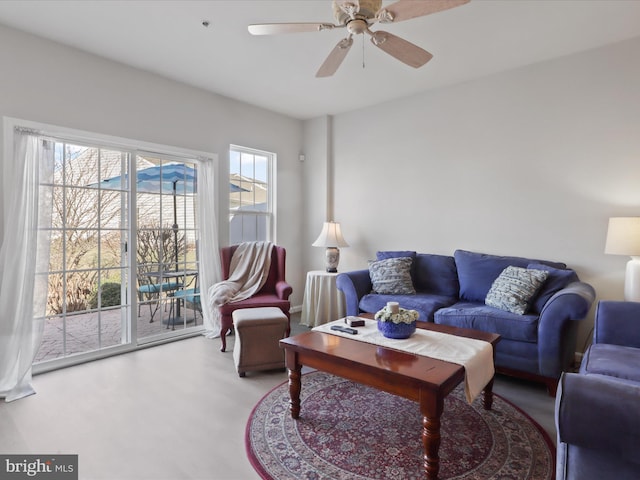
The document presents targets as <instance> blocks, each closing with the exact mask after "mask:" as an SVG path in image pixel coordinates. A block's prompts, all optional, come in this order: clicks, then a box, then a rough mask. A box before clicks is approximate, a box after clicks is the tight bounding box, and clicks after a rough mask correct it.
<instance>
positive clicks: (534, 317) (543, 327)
mask: <svg viewBox="0 0 640 480" xmlns="http://www.w3.org/2000/svg"><path fill="white" fill-rule="evenodd" d="M407 257H408V258H411V259H412V262H411V279H412V281H413V286H414V288H415V293H410V294H393V293H392V294H380V293H376V292H375V291H372V281H371V277H370V270H369V269H365V270H357V271H352V272H345V273H340V274H339V275H338V277H337V280H336V283H337V287H338V289H339V290H341V291H342V292H343V293H344V296H345V301H346V312H347V315H358V314H360V313H361V312H369V313H375V312H377V311H378V310H380V309H381V308H383V307H384V306H385V305H386V303H387V302H389V301H396V302H398V303H399V304H400V306H401V307H403V308H407V309H413V310H417V311H418V312H419V314H420V317H419V321H423V322H435V323H439V324H444V325H452V326H456V327H464V328H473V329H476V330H483V331H486V332H492V333H498V334H500V335H501V336H502V339H501V340H500V342H499V343H498V345H497V348H496V369H497V370H498V371H499V372H500V373H504V374H508V375H514V376H519V377H524V378H527V379H529V380H535V381H541V382H544V383H545V384H546V385H547V388H548V389H549V393H550V394H551V395H555V392H556V388H557V384H558V379H559V378H560V375H561V373H562V372H563V371H565V370H567V369H568V368H569V367H570V366H571V365H572V363H573V360H574V353H575V349H576V337H577V330H578V321H579V320H582V319H584V317H585V316H586V315H587V313H588V312H589V309H590V308H591V305H592V304H593V301H594V299H595V291H594V289H593V288H592V287H591V286H590V285H588V284H586V283H584V282H581V281H580V280H579V278H578V276H577V275H576V273H575V272H574V271H573V270H570V269H567V268H566V265H565V264H563V263H558V262H549V261H546V260H536V259H528V258H522V257H509V256H498V255H489V254H483V253H476V252H469V251H466V250H456V251H455V252H454V255H453V256H446V255H434V254H423V253H416V252H413V251H390V252H378V253H377V260H378V261H383V260H387V259H389V258H407ZM508 266H515V267H521V268H529V269H539V270H545V271H547V272H548V278H547V279H546V280H545V281H544V283H543V285H542V287H540V290H539V291H538V292H537V294H536V296H535V297H534V298H532V299H531V303H530V306H529V310H528V311H527V312H526V313H525V314H523V315H520V314H516V313H511V312H510V311H505V310H503V309H500V308H495V307H492V306H489V305H486V304H485V299H486V297H487V294H488V293H489V290H490V289H491V287H492V285H493V283H494V281H495V280H496V279H497V278H498V276H500V274H501V273H502V272H503V270H504V269H505V268H506V267H508Z"/></svg>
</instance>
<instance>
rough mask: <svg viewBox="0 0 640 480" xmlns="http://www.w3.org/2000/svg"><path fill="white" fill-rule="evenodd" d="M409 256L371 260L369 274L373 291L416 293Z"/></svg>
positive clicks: (393, 293)
mask: <svg viewBox="0 0 640 480" xmlns="http://www.w3.org/2000/svg"><path fill="white" fill-rule="evenodd" d="M412 263H413V259H411V258H409V257H396V258H387V259H385V260H378V261H377V262H369V276H370V277H371V284H372V285H373V292H374V293H380V294H387V295H412V294H414V293H416V291H415V289H414V288H413V282H412V281H411V264H412Z"/></svg>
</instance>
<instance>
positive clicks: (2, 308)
mask: <svg viewBox="0 0 640 480" xmlns="http://www.w3.org/2000/svg"><path fill="white" fill-rule="evenodd" d="M5 141H11V140H10V139H9V138H7V139H5ZM53 169H54V158H53V144H52V142H50V141H48V140H46V139H44V138H42V137H40V136H38V135H37V134H35V133H34V132H29V131H26V130H21V129H14V149H13V158H5V159H4V162H3V171H2V184H3V185H2V186H3V190H2V195H3V199H2V201H3V204H2V205H3V229H2V231H3V232H4V236H3V238H2V247H0V398H4V399H5V401H7V402H10V401H12V400H17V399H19V398H22V397H25V396H27V395H31V394H33V393H35V391H34V389H33V387H32V386H31V365H32V364H33V359H34V358H35V355H36V353H37V351H38V348H39V346H40V342H41V340H42V332H43V329H44V315H45V309H46V303H47V275H46V273H47V272H48V268H49V238H48V237H49V235H48V230H47V229H48V227H50V226H51V208H52V195H51V194H52V191H51V190H52V189H51V187H50V186H43V185H42V184H47V185H51V183H52V181H53ZM43 227H45V228H47V229H45V230H43V229H42V228H43ZM38 272H40V273H41V274H38Z"/></svg>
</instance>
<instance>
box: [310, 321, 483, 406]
mask: <svg viewBox="0 0 640 480" xmlns="http://www.w3.org/2000/svg"><path fill="white" fill-rule="evenodd" d="M363 320H364V321H365V325H364V327H357V328H356V330H358V334H357V335H351V334H349V333H343V332H340V331H336V330H331V326H332V325H341V326H343V327H345V326H347V324H346V323H344V319H340V320H336V321H333V322H330V323H325V324H324V325H320V326H318V327H315V328H314V329H313V330H314V331H318V332H323V333H330V334H332V335H338V336H340V337H346V338H350V339H351V340H359V341H362V342H367V343H372V344H374V345H379V346H382V347H386V348H393V349H395V350H400V351H403V352H408V353H414V354H416V355H422V356H425V357H430V358H435V359H436V360H444V361H446V362H451V363H455V364H457V365H462V366H463V367H464V369H465V382H464V390H465V394H466V397H467V402H469V403H472V402H473V400H474V399H475V398H476V397H477V396H478V395H479V394H480V392H481V391H482V389H483V388H484V387H485V386H486V385H487V384H488V383H489V382H490V381H491V379H492V378H493V375H494V373H495V369H494V365H493V347H492V346H491V344H490V343H488V342H485V341H482V340H476V339H473V338H466V337H459V336H457V335H449V334H447V333H441V332H434V331H431V330H423V329H421V328H418V329H417V330H416V333H414V334H413V335H411V337H409V338H407V339H404V340H397V339H392V338H387V337H385V336H383V335H382V334H381V333H380V332H379V331H378V323H377V321H376V320H369V319H363Z"/></svg>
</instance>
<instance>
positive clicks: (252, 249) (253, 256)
mask: <svg viewBox="0 0 640 480" xmlns="http://www.w3.org/2000/svg"><path fill="white" fill-rule="evenodd" d="M272 250H273V243H271V242H245V243H241V244H240V245H238V248H236V250H235V252H233V257H231V265H230V266H229V278H228V279H227V280H223V281H222V282H219V283H216V284H214V285H212V286H211V287H210V288H209V292H208V295H209V303H210V304H211V310H212V311H213V314H214V325H216V326H220V306H221V305H225V304H227V303H232V302H239V301H240V300H245V299H247V298H249V297H251V296H253V295H255V294H256V293H258V292H259V291H260V289H261V288H262V287H263V286H264V284H265V282H266V281H267V277H268V276H269V270H270V269H271V251H272Z"/></svg>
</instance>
